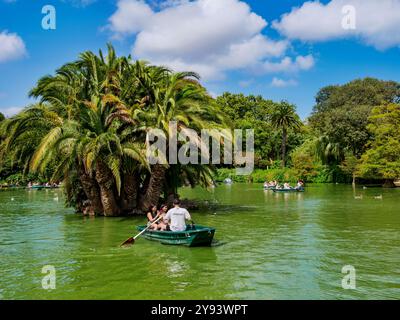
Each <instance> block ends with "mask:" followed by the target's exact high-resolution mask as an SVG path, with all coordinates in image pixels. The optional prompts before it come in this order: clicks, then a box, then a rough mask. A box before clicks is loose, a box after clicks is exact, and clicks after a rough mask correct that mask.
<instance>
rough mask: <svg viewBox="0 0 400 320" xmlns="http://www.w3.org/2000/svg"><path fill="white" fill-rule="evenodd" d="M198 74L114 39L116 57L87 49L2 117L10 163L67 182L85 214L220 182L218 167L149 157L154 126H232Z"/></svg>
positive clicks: (129, 207)
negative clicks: (128, 51) (29, 101)
mask: <svg viewBox="0 0 400 320" xmlns="http://www.w3.org/2000/svg"><path fill="white" fill-rule="evenodd" d="M197 80H198V76H197V74H195V73H190V72H180V73H173V72H172V71H170V70H168V69H166V68H164V67H156V66H150V65H148V64H146V63H145V62H142V61H136V62H135V61H131V60H130V58H125V57H117V56H116V54H115V51H114V49H113V48H112V47H111V46H109V48H108V55H107V57H104V56H103V53H102V52H101V51H100V53H99V55H95V54H94V53H92V52H85V53H83V54H81V56H80V57H79V59H78V60H77V61H75V62H72V63H68V64H66V65H64V66H62V67H61V68H60V69H58V70H57V71H56V74H55V75H51V76H45V77H43V78H42V79H40V80H39V81H38V83H37V86H36V87H35V88H33V90H32V91H31V95H32V96H34V97H37V98H39V99H40V101H41V102H40V103H39V104H36V105H33V106H30V107H28V108H27V109H26V110H24V111H22V112H21V113H19V114H18V115H16V116H14V117H12V118H11V119H8V120H7V121H5V123H3V125H2V127H3V132H6V133H7V134H6V139H5V140H4V141H3V143H2V151H3V152H2V154H3V157H2V158H3V162H6V161H7V160H8V159H14V160H15V161H17V162H19V163H21V164H24V171H25V172H28V171H29V172H38V173H40V174H42V175H44V176H46V177H49V178H50V179H51V180H52V181H64V184H65V190H66V193H67V201H68V203H69V204H70V205H74V206H75V207H76V209H77V210H78V211H84V210H85V211H87V212H90V213H91V214H99V215H103V214H104V215H106V216H116V215H122V214H132V213H140V212H144V211H146V210H147V209H148V208H149V207H150V205H152V204H157V203H158V202H159V201H160V198H161V197H163V199H164V201H167V200H168V199H169V198H173V197H175V196H176V189H177V187H179V186H180V185H181V184H182V183H186V184H191V185H195V184H198V183H200V184H203V185H206V184H208V183H209V182H210V181H211V174H212V167H211V166H206V165H188V166H179V165H170V166H168V165H161V164H156V165H150V164H149V163H148V162H147V157H146V133H147V131H148V130H149V129H150V128H152V129H159V130H162V131H163V132H164V133H165V135H166V136H167V137H168V136H169V126H168V125H169V123H170V121H175V122H176V123H177V126H178V130H180V131H182V130H187V129H189V128H190V129H193V130H195V131H197V132H199V131H200V130H201V129H203V128H218V127H220V126H225V125H224V117H223V115H222V113H221V112H220V110H219V108H218V106H217V105H216V104H215V103H214V100H213V99H212V98H211V97H210V96H209V95H208V94H207V92H206V90H205V89H204V88H203V87H202V86H201V85H200V84H199V82H198V81H197ZM165 157H167V158H168V154H167V155H165Z"/></svg>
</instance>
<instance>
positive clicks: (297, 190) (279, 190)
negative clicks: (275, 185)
mask: <svg viewBox="0 0 400 320" xmlns="http://www.w3.org/2000/svg"><path fill="white" fill-rule="evenodd" d="M272 191H274V192H305V189H304V188H302V189H295V188H293V189H272Z"/></svg>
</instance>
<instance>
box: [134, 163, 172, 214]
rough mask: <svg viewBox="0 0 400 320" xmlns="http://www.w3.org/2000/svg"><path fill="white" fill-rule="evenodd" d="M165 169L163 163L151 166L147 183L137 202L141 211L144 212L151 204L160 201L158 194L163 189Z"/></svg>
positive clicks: (159, 194)
mask: <svg viewBox="0 0 400 320" xmlns="http://www.w3.org/2000/svg"><path fill="white" fill-rule="evenodd" d="M166 171H167V168H166V167H165V166H163V165H160V164H156V165H154V166H152V168H151V176H150V181H149V184H148V186H147V188H146V189H145V192H144V193H143V194H142V196H141V197H140V202H139V207H140V209H141V210H142V211H143V212H146V210H148V209H149V207H150V206H151V205H153V204H155V205H157V204H158V202H159V201H160V196H161V193H162V191H163V189H164V181H165V173H166Z"/></svg>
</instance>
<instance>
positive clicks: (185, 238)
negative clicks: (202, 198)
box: [137, 226, 215, 247]
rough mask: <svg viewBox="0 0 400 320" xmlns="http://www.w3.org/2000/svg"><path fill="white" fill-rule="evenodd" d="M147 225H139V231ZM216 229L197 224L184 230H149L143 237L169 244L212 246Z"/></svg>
mask: <svg viewBox="0 0 400 320" xmlns="http://www.w3.org/2000/svg"><path fill="white" fill-rule="evenodd" d="M146 227H147V226H138V227H137V229H138V231H143V230H144V229H145V228H146ZM214 234H215V229H214V228H208V227H203V226H196V227H195V230H189V229H187V230H186V231H182V232H172V231H152V230H147V231H146V232H145V233H143V235H142V237H144V238H146V239H147V240H152V241H158V242H161V243H162V244H168V245H183V246H188V247H200V246H210V245H211V242H212V240H213V238H214Z"/></svg>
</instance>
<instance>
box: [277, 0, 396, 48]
mask: <svg viewBox="0 0 400 320" xmlns="http://www.w3.org/2000/svg"><path fill="white" fill-rule="evenodd" d="M344 6H353V7H354V9H355V27H356V28H355V29H346V28H343V26H342V21H343V20H344V18H345V17H346V15H348V13H349V12H344V11H343V8H344ZM273 27H274V28H275V29H277V30H278V31H279V32H280V33H281V34H282V35H285V36H286V37H288V38H289V39H299V40H302V41H312V42H313V41H328V40H333V39H341V38H349V37H357V38H359V39H362V41H364V42H365V43H366V44H368V45H372V46H374V47H375V48H377V49H386V48H390V47H394V46H399V45H400V32H399V29H400V0H331V1H330V2H329V3H327V4H322V3H320V2H319V1H308V2H306V3H304V4H303V5H302V6H301V7H298V8H293V9H292V11H291V12H290V13H287V14H284V15H283V16H282V17H281V19H280V20H279V21H274V22H273Z"/></svg>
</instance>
